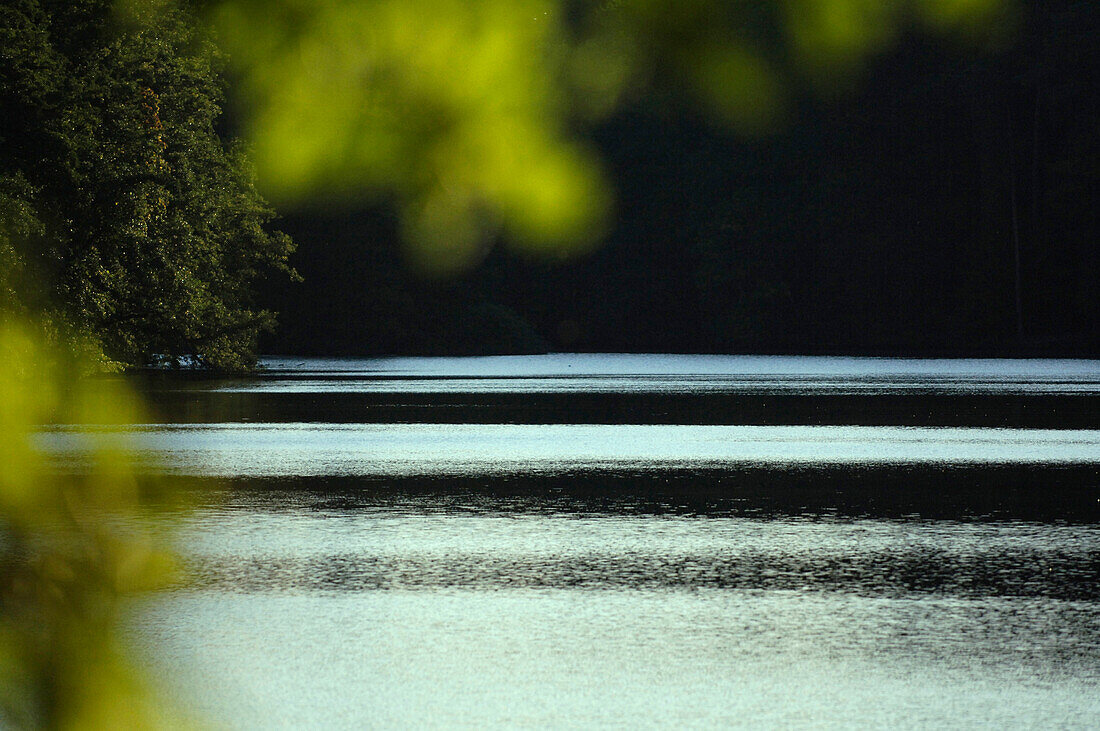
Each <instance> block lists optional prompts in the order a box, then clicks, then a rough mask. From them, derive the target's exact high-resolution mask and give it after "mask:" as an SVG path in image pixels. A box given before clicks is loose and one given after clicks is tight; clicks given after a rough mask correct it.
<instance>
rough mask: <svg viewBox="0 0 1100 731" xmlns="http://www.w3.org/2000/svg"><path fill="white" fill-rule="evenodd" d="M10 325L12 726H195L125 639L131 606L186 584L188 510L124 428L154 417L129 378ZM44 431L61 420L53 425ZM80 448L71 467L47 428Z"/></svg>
mask: <svg viewBox="0 0 1100 731" xmlns="http://www.w3.org/2000/svg"><path fill="white" fill-rule="evenodd" d="M85 366H86V364H85V363H84V362H82V361H81V360H80V359H79V358H77V357H74V356H73V354H72V352H71V351H70V350H69V349H57V348H52V347H50V346H48V345H46V344H45V343H44V342H43V340H42V334H41V327H40V326H33V327H32V326H30V325H28V323H27V322H26V321H22V320H17V319H16V318H11V317H6V318H2V319H0V465H3V469H2V470H0V726H4V727H5V728H57V729H69V728H71V729H120V728H154V727H173V726H182V725H184V719H183V718H181V717H178V716H175V715H173V714H172V713H171V712H170V711H168V710H167V709H165V708H163V707H160V706H159V705H158V704H157V702H156V701H155V699H154V698H153V696H152V695H150V693H149V688H148V687H147V684H146V683H145V681H144V680H143V678H142V676H141V674H140V672H138V670H137V666H136V665H135V663H133V662H132V659H131V658H130V657H129V651H128V650H127V647H126V643H125V642H123V640H122V637H121V635H120V632H119V624H120V621H119V620H120V618H121V616H122V613H123V609H124V602H125V600H126V599H127V597H134V596H138V595H141V594H144V593H146V592H149V591H151V590H154V589H157V588H160V587H164V586H166V585H169V584H172V583H175V582H178V581H179V579H180V571H179V568H178V565H177V564H178V562H177V559H176V558H175V556H174V554H173V553H172V552H171V550H170V549H169V547H168V546H169V540H168V537H167V535H165V531H167V530H170V528H171V526H172V522H171V520H170V519H168V520H165V518H166V517H168V516H171V515H173V514H175V513H176V511H177V510H178V509H179V508H181V507H184V506H183V505H182V504H181V503H179V502H178V501H176V500H175V499H174V498H172V497H171V494H172V491H171V490H169V489H168V485H167V484H166V483H164V482H163V480H161V479H157V478H154V477H143V478H142V479H141V480H139V479H138V476H137V474H136V473H135V471H134V469H133V464H132V462H131V460H130V457H129V455H128V453H127V450H126V449H125V444H124V442H123V441H121V440H120V439H119V433H118V432H117V431H115V432H114V433H113V434H112V433H111V432H109V431H106V430H102V429H100V430H89V429H85V430H83V431H81V432H79V433H77V432H74V431H71V430H68V429H67V427H66V426H65V425H71V424H80V423H88V422H91V423H95V424H97V425H100V426H101V427H116V428H118V427H122V428H125V427H126V425H130V424H133V423H135V422H140V421H141V420H142V417H141V409H140V407H139V404H138V402H137V400H136V399H135V397H134V396H133V395H132V394H131V393H130V391H129V390H128V389H127V388H125V387H124V386H123V385H122V384H121V383H119V382H117V381H108V380H105V379H87V378H79V375H80V373H81V371H82V370H83V369H84V368H85ZM44 425H51V426H50V427H44ZM44 429H45V430H47V431H51V430H52V431H53V432H54V434H53V435H54V436H59V435H61V436H70V437H72V438H73V439H74V440H79V442H78V443H79V444H80V445H81V447H82V449H83V455H84V460H83V461H82V463H81V465H80V466H79V467H76V466H74V465H69V466H68V468H61V469H59V465H58V464H56V462H55V460H53V459H51V458H50V456H49V454H48V453H47V452H46V451H44V450H43V449H42V448H41V442H40V440H41V439H42V438H43V434H42V432H43V430H44Z"/></svg>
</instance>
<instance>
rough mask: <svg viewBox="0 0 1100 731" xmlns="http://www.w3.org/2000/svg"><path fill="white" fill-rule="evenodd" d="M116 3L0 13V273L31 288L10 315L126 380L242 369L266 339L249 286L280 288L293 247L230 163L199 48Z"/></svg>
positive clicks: (22, 5) (243, 169) (159, 18)
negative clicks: (90, 347) (100, 356)
mask: <svg viewBox="0 0 1100 731" xmlns="http://www.w3.org/2000/svg"><path fill="white" fill-rule="evenodd" d="M112 5H113V4H112V3H111V2H108V1H107V0H82V1H81V2H70V1H68V0H64V1H61V0H19V1H18V2H6V3H5V4H4V5H3V7H2V8H0V47H2V48H3V49H4V51H3V53H4V70H3V72H2V73H0V100H2V104H3V108H4V110H5V114H4V120H3V122H0V257H2V258H3V262H2V263H3V264H4V265H5V272H6V273H7V272H11V271H13V270H14V269H15V268H16V267H20V266H22V267H24V268H25V269H26V270H27V271H26V273H25V275H24V280H25V281H31V282H34V283H35V285H34V286H29V285H28V286H26V287H25V288H24V292H22V293H21V296H20V297H18V298H17V299H22V300H23V301H24V302H29V304H31V305H34V306H36V307H37V308H38V309H39V310H41V311H44V312H45V313H46V317H47V320H49V321H52V322H55V323H56V327H57V329H58V330H75V331H76V332H81V333H86V334H88V335H90V336H92V337H94V338H95V339H96V340H98V342H99V344H100V347H101V348H102V350H103V351H104V352H105V353H106V355H107V356H108V357H109V358H111V359H113V360H115V361H117V362H119V363H121V364H123V365H128V366H139V365H146V364H150V363H156V362H168V363H173V362H180V361H182V360H190V361H192V362H195V363H199V364H204V365H208V366H212V367H217V368H221V369H242V368H246V367H249V366H250V365H251V364H252V363H253V361H254V357H255V356H254V352H253V351H254V343H255V339H256V336H257V333H258V332H259V331H260V330H261V329H262V328H266V327H270V326H271V324H272V315H271V313H268V312H263V311H254V310H253V309H252V308H251V299H252V287H253V285H254V283H255V281H256V280H257V278H258V277H260V276H262V275H263V274H264V273H265V272H266V271H269V270H272V269H276V270H282V271H284V272H290V270H289V269H288V267H287V264H286V259H287V256H288V255H289V254H290V252H291V251H292V248H293V247H292V244H291V242H290V240H289V238H288V237H286V236H285V235H283V234H280V233H272V232H270V231H269V230H268V229H267V224H268V223H269V222H270V221H271V219H272V217H273V211H272V210H271V209H270V208H269V207H268V206H267V204H266V203H265V202H264V201H263V199H262V198H261V197H260V196H259V194H258V193H257V192H256V190H255V188H254V186H253V182H252V171H251V168H250V167H249V165H248V162H247V159H246V157H245V155H244V153H243V151H242V150H241V149H240V148H239V147H237V146H232V145H226V144H225V143H223V141H222V140H221V138H220V137H219V136H218V135H217V133H216V132H215V123H216V121H217V119H218V117H219V115H220V112H221V104H222V95H223V91H222V85H221V81H220V76H219V74H220V66H221V61H220V58H219V56H218V54H217V52H216V50H215V49H214V47H213V45H212V44H210V43H209V42H208V41H206V40H205V39H203V38H202V37H201V36H200V35H199V34H198V33H197V32H196V30H195V24H194V23H193V21H192V20H191V19H190V18H189V17H188V16H187V15H186V14H184V13H183V12H182V11H180V10H178V9H173V8H170V7H160V8H158V9H157V12H155V13H154V12H146V13H144V14H142V13H129V14H126V15H116V14H115V12H114V10H113V8H112ZM9 262H10V264H9ZM6 279H7V277H6V278H5V281H3V282H0V285H2V286H4V288H5V291H7V290H10V289H13V287H12V286H11V283H9V282H8V281H6ZM38 292H46V293H47V294H46V295H45V296H44V297H42V296H38V294H37V293H38ZM30 300H38V301H33V302H31V301H30Z"/></svg>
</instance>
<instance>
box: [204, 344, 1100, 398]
mask: <svg viewBox="0 0 1100 731" xmlns="http://www.w3.org/2000/svg"><path fill="white" fill-rule="evenodd" d="M262 365H263V366H264V367H265V368H266V369H267V373H266V374H265V377H264V378H262V379H250V380H247V381H238V382H229V383H225V384H223V385H221V386H220V387H219V388H218V390H220V391H239V392H264V391H279V392H287V393H293V392H299V393H326V392H332V391H339V392H375V393H449V392H454V393H498V392H521V393H600V392H606V391H611V392H616V393H622V392H627V393H663V392H691V393H697V392H707V393H711V392H739V393H761V392H763V393H771V394H784V393H800V394H828V393H835V394H858V393H876V394H886V393H925V394H932V393H957V394H963V393H1002V392H1008V393H1016V394H1019V393H1076V392H1096V391H1097V390H1098V389H1100V365H1098V364H1097V362H1096V361H1089V360H1050V359H1030V360H1009V359H950V360H933V359H906V358H839V357H806V356H730V355H645V354H624V353H609V354H604V353H601V354H596V353H555V354H550V355H515V356H489V357H464V358H373V359H372V358H355V359H348V358H309V359H294V358H268V359H265V360H264V361H263V364H262Z"/></svg>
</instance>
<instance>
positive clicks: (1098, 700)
mask: <svg viewBox="0 0 1100 731" xmlns="http://www.w3.org/2000/svg"><path fill="white" fill-rule="evenodd" d="M570 363H572V368H575V369H577V370H579V371H581V373H580V375H579V376H577V377H576V378H573V377H571V375H570V374H569V373H568V372H566V373H562V371H569V370H570V368H571V366H570ZM275 365H277V366H278V368H275V369H272V371H271V372H270V373H269V374H267V375H266V376H264V377H262V378H260V379H258V380H255V381H248V382H240V381H233V382H191V383H177V382H161V383H154V384H153V385H152V386H151V388H152V389H153V391H154V393H153V396H154V401H157V402H158V403H159V404H160V405H161V408H162V409H164V411H162V417H164V418H165V420H166V421H167V420H168V417H169V416H173V415H174V416H176V417H178V418H177V419H175V420H176V421H178V422H181V423H176V424H169V423H166V424H163V425H159V426H150V427H148V428H146V429H143V430H139V431H138V432H137V433H128V434H125V435H121V436H120V438H125V439H129V440H132V441H133V442H134V443H136V444H138V445H139V448H140V449H142V450H143V453H144V454H145V455H146V457H147V458H149V459H153V458H156V459H159V460H163V461H165V462H167V464H168V467H169V468H170V469H171V470H173V471H176V472H182V473H185V474H196V475H202V476H203V478H202V483H203V484H204V485H209V487H203V488H200V489H199V491H198V493H197V498H196V499H197V501H198V502H199V504H200V507H199V509H198V510H196V512H195V513H194V514H193V515H191V516H190V517H189V518H188V519H187V522H186V524H185V525H184V526H183V528H182V530H181V534H180V536H179V541H180V545H181V547H182V548H183V550H184V551H185V553H186V554H187V555H188V559H189V561H190V564H191V566H192V570H193V574H194V579H195V580H194V582H193V584H192V585H191V586H189V587H187V588H182V589H179V590H177V591H174V592H170V593H168V594H166V595H164V596H162V597H159V598H157V599H155V600H151V601H149V602H147V603H145V604H144V605H142V606H141V607H139V608H137V610H136V611H135V615H134V617H135V618H134V623H133V627H134V630H133V631H134V634H135V636H136V637H137V638H138V639H139V641H140V642H142V643H144V644H145V645H146V646H148V647H151V648H155V650H156V652H155V653H153V654H152V655H151V657H150V660H149V662H150V665H151V667H152V668H153V670H154V673H155V675H156V676H157V677H158V678H160V679H161V683H162V685H163V686H164V687H165V688H166V692H168V693H169V694H170V695H172V696H173V697H175V698H177V699H179V700H181V701H182V702H185V703H187V704H189V705H190V706H191V707H193V708H196V709H197V710H198V711H199V712H200V713H201V714H204V715H205V716H206V717H207V718H209V719H212V720H214V721H216V722H218V723H219V724H223V725H228V726H230V727H241V728H266V727H270V726H281V727H360V726H375V727H410V726H411V727H420V726H427V727H451V726H472V727H485V726H509V727H512V726H540V727H542V726H549V727H591V726H615V727H630V728H632V727H637V726H664V727H668V726H675V727H680V726H687V727H714V726H720V725H753V726H796V727H802V726H813V727H821V726H842V727H850V726H902V727H922V728H924V727H928V728H933V727H934V728H940V727H944V726H950V727H958V726H964V727H973V726H983V727H985V726H1010V727H1029V728H1030V727H1071V728H1091V727H1096V726H1097V725H1100V512H1098V509H1100V431H1098V429H1100V425H1098V424H1097V423H1095V422H1097V421H1100V413H1098V412H1097V410H1096V406H1097V404H1098V400H1097V399H1098V396H1100V364H1096V363H1090V362H1083V361H1072V362H1056V361H1046V362H1038V363H1033V364H1031V365H1029V363H1028V362H1010V363H1003V362H990V361H984V362H978V361H975V362H964V363H955V362H943V361H940V362H927V361H878V360H869V361H859V360H853V359H741V360H739V359H721V358H710V359H695V358H690V357H688V358H682V357H672V356H660V357H656V358H644V357H642V358H639V357H634V358H631V357H625V358H623V357H619V358H616V357H599V358H591V357H590V358H587V359H586V358H580V359H577V360H573V361H570V360H569V358H568V357H566V356H556V357H550V358H543V359H538V358H534V359H502V360H497V361H494V360H493V359H441V360H419V361H410V360H400V361H390V362H387V361H329V362H313V363H306V364H303V365H301V366H296V365H294V364H292V363H286V362H282V363H276V364H275ZM494 368H495V369H496V370H495V371H494ZM471 378H473V379H474V380H471ZM769 378H770V379H771V382H772V387H771V388H770V389H769V387H768V385H767V383H768V379H769ZM810 380H812V381H813V383H814V385H812V386H807V387H805V388H803V386H805V385H806V383H807V382H809V381H810ZM903 380H904V382H905V384H904V385H898V384H899V383H901V382H902V381H903ZM796 381H799V382H801V383H802V384H803V386H798V385H797V384H795V382H796ZM750 382H751V383H750ZM395 383H397V384H400V385H399V386H395V385H394V384H395ZM410 383H413V384H415V388H413V387H410V386H409V385H408V384H410ZM471 383H474V384H475V385H474V386H471ZM547 383H550V385H547ZM629 383H633V386H629V387H623V388H620V386H621V384H629ZM700 383H703V384H704V385H702V386H699V387H698V388H697V387H696V386H698V385H699V384H700ZM745 383H750V385H749V386H745V385H744V384H745ZM478 384H480V386H479V385H478ZM486 384H488V385H486ZM715 384H718V385H715ZM822 384H824V385H822ZM945 384H946V385H945ZM395 388H400V389H404V390H402V392H401V393H400V394H399V398H400V399H402V400H395V399H393V398H392V397H393V395H394V394H393V390H394V389H395ZM501 388H504V389H505V390H506V392H507V394H506V395H507V396H508V399H510V400H507V401H500V400H498V398H499V396H500V394H501V393H502V391H501ZM604 389H606V390H604ZM750 391H751V393H750ZM899 391H903V392H904V393H900V394H899ZM773 394H777V395H781V396H782V397H783V398H784V399H787V400H786V401H781V402H780V403H779V404H778V405H776V403H775V402H773V401H771V399H772V396H773ZM900 396H904V398H906V399H912V400H911V401H904V402H899V401H889V399H892V398H897V397H900ZM253 398H255V399H259V401H250V400H249V399H253ZM746 398H749V399H751V403H750V402H749V401H744V400H743V399H746ZM226 399H229V400H228V401H227V400H226ZM624 399H625V401H624ZM708 399H710V400H711V402H712V403H714V404H715V405H716V406H715V408H716V409H717V411H718V412H719V414H720V417H721V418H719V417H718V416H715V417H713V418H711V419H695V420H679V423H677V421H670V419H669V414H680V415H683V414H688V415H691V414H697V415H698V414H704V413H707V411H706V404H707V403H708ZM738 399H742V400H741V401H738ZM852 399H855V400H856V401H855V402H854V404H853V402H851V400H852ZM860 399H865V400H866V401H860ZM876 399H883V400H885V401H881V400H879V401H876ZM974 399H979V401H974ZM980 399H986V400H984V401H981V400H980ZM922 400H924V401H922ZM738 403H741V404H750V405H752V406H753V408H751V409H749V410H748V411H749V414H750V415H755V416H757V417H762V418H756V419H747V420H744V421H739V420H737V419H736V418H728V417H730V416H731V415H733V416H735V413H734V412H736V409H737V404H738ZM860 403H867V404H869V405H870V406H869V408H871V409H872V411H874V415H873V416H872V417H869V418H866V419H862V420H858V419H857V420H849V421H850V422H851V423H844V421H845V420H844V418H843V417H844V415H845V414H846V413H849V412H850V413H861V412H859V409H858V405H859V404H860ZM921 403H929V404H932V406H931V407H929V409H930V410H929V411H927V416H926V417H925V418H920V419H910V418H906V412H905V411H904V409H905V408H911V407H913V406H914V405H916V408H918V409H920V408H921V407H920V406H919V405H920V404H921ZM836 404H845V405H844V406H843V408H838V407H837V406H836ZM975 404H977V406H975ZM1067 404H1069V405H1068V406H1067ZM899 405H900V406H899ZM281 407H285V413H281V411H280V409H281ZM602 407H610V409H611V412H610V413H607V412H606V411H601V408H602ZM901 407H904V408H902V410H899V408H901ZM632 408H633V412H632V413H635V414H636V415H637V416H638V418H637V419H636V420H634V421H629V420H625V419H623V418H622V416H623V414H624V413H626V414H627V415H629V413H631V409H632ZM303 409H304V411H303ZM678 409H679V411H677V410H678ZM731 409H732V410H733V411H730V410H731ZM845 410H847V411H845ZM1063 410H1064V413H1066V414H1068V416H1067V419H1066V423H1065V424H1064V425H1063V424H1061V423H1060V421H1059V414H1060V412H1063ZM438 411H442V412H444V414H446V415H447V416H443V415H440V414H438V413H435V412H438ZM303 413H308V414H310V415H312V416H314V417H316V418H305V419H303V418H301V417H302V415H303ZM920 413H925V412H920ZM326 414H327V415H328V418H322V417H324V416H325V415H326ZM379 414H404V415H405V417H406V418H405V419H399V420H392V421H390V422H389V423H387V422H386V421H380V420H379V419H372V418H370V417H371V416H372V415H373V416H378V415H379ZM424 414H433V416H432V418H423V419H422V418H420V416H421V415H424ZM1021 414H1024V415H1025V418H1014V417H1016V416H1019V415H1021ZM211 415H220V418H218V419H216V420H215V419H210V418H197V417H210V416H211ZM257 416H262V417H264V418H263V421H264V422H265V423H264V424H248V423H245V422H246V420H253V419H255V418H256V417H257ZM540 421H541V422H543V424H540ZM914 422H915V423H917V424H919V425H920V426H919V428H913V423H914ZM986 422H990V423H986ZM1039 426H1041V427H1042V428H1038V427H1039ZM47 437H48V438H47V440H46V441H47V442H48V443H49V445H50V446H51V448H55V449H58V451H59V452H62V453H69V452H71V451H72V450H73V449H74V448H79V444H78V442H79V435H78V434H74V433H62V434H53V435H47ZM214 478H218V479H219V480H220V481H219V482H218V483H217V486H214V484H215V483H214V482H213V480H214Z"/></svg>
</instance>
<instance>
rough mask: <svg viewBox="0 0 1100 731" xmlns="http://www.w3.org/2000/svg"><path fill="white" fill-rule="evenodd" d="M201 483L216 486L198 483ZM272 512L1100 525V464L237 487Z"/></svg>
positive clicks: (321, 481)
mask: <svg viewBox="0 0 1100 731" xmlns="http://www.w3.org/2000/svg"><path fill="white" fill-rule="evenodd" d="M198 482H199V484H211V483H206V482H205V481H202V480H199V481H198ZM223 484H225V485H227V486H228V489H229V491H230V494H232V495H236V496H238V497H241V496H247V499H246V500H245V502H246V503H248V504H252V505H255V506H259V505H263V509H265V510H273V511H278V510H281V509H290V510H294V509H300V508H301V506H302V504H303V500H304V501H305V502H306V503H308V504H309V505H311V506H314V507H316V508H317V509H325V510H349V511H355V510H362V509H364V508H374V509H377V508H383V507H385V506H387V505H391V506H400V507H401V508H402V509H404V508H413V509H415V510H425V511H437V512H444V513H449V512H456V511H473V512H501V513H516V514H528V513H531V514H574V515H630V514H637V515H650V514H656V515H660V514H673V515H699V516H742V517H760V518H770V517H793V516H801V517H806V518H815V517H829V516H840V517H849V518H885V519H904V520H960V521H1012V520H1015V521H1019V520H1025V521H1039V522H1065V523H1074V524H1092V523H1100V467H1097V466H1095V465H1086V466H1066V467H1051V466H999V467H998V466H992V467H991V466H980V467H965V466H959V467H940V466H929V467H908V466H900V467H893V466H875V467H838V468H832V467H814V468H801V469H799V468H753V469H743V470H737V469H715V470H653V471H570V472H562V473H541V474H540V473H525V474H518V475H500V474H495V475H492V476H484V475H477V474H473V475H466V476H445V477H442V476H440V477H435V476H417V477H384V478H372V477H287V478H282V477H280V478H247V479H237V480H229V481H227V482H224V483H223Z"/></svg>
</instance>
